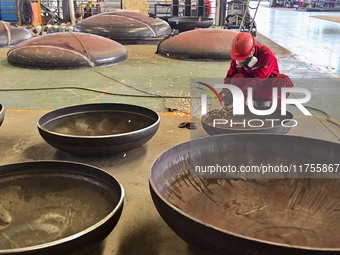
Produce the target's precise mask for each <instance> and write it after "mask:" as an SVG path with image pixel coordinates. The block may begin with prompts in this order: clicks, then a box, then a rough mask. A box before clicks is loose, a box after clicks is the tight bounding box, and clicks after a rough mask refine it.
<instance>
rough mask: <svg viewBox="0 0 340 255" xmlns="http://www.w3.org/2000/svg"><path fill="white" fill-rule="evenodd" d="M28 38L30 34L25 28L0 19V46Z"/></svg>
mask: <svg viewBox="0 0 340 255" xmlns="http://www.w3.org/2000/svg"><path fill="white" fill-rule="evenodd" d="M30 38H32V35H31V33H30V32H29V31H28V30H27V29H26V28H24V27H21V26H18V27H16V26H12V25H11V24H10V22H5V21H2V20H0V47H8V46H12V45H16V44H18V43H20V42H23V41H26V40H28V39H30Z"/></svg>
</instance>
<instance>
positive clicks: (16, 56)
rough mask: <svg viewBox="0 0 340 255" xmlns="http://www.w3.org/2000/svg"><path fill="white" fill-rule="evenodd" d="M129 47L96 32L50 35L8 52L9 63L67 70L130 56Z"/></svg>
mask: <svg viewBox="0 0 340 255" xmlns="http://www.w3.org/2000/svg"><path fill="white" fill-rule="evenodd" d="M127 55H128V54H127V50H126V48H125V47H124V46H123V45H121V44H120V43H118V42H115V41H113V40H110V39H108V38H104V37H101V36H97V35H92V34H85V33H73V32H61V33H54V34H47V35H43V36H39V37H35V38H32V39H30V40H27V41H25V42H22V43H20V44H18V45H16V46H15V47H13V48H12V49H11V50H9V51H8V53H7V61H8V63H10V64H12V65H15V66H21V67H29V68H41V69H68V68H81V67H95V66H109V65H114V64H118V63H120V62H121V61H124V60H125V59H127Z"/></svg>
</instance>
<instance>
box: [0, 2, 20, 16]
mask: <svg viewBox="0 0 340 255" xmlns="http://www.w3.org/2000/svg"><path fill="white" fill-rule="evenodd" d="M0 19H1V20H5V21H18V3H17V1H16V0H0Z"/></svg>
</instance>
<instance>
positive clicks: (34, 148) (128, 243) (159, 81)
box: [0, 7, 340, 255]
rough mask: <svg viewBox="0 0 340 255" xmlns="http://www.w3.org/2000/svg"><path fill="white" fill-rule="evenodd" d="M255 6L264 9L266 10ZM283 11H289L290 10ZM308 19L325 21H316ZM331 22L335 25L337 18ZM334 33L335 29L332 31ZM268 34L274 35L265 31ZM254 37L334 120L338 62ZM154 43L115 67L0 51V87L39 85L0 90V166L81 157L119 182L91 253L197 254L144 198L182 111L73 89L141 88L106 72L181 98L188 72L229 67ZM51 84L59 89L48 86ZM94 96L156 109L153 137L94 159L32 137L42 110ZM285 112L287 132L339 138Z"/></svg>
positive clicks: (186, 135) (326, 127)
mask: <svg viewBox="0 0 340 255" xmlns="http://www.w3.org/2000/svg"><path fill="white" fill-rule="evenodd" d="M262 8H265V7H262ZM263 11H264V12H266V10H263ZM270 11H273V12H275V13H276V15H277V16H280V15H282V13H281V12H285V11H280V10H270ZM291 13H292V14H291V15H294V14H295V13H296V12H291ZM293 13H294V14H293ZM296 15H299V14H296ZM274 19H275V17H274ZM270 20H272V19H270ZM314 20H319V21H320V22H329V21H324V20H321V19H314ZM330 23H331V22H330ZM332 24H333V23H332ZM334 24H336V25H337V26H338V28H340V24H337V23H334ZM301 25H303V24H301ZM275 28H276V26H273V27H272V28H271V29H273V30H274V29H275ZM338 30H339V29H338ZM260 31H261V30H260ZM339 31H340V30H339ZM314 33H316V31H314ZM334 33H338V32H335V31H334ZM264 34H265V33H264ZM270 35H273V36H275V35H276V34H275V33H270ZM268 37H269V38H270V36H268ZM287 37H288V36H287ZM322 38H324V37H321V38H320V40H323V39H322ZM330 38H331V37H330ZM259 39H260V40H262V41H263V42H264V44H265V45H267V46H269V47H270V48H272V50H273V51H274V53H276V55H277V57H278V61H279V66H280V68H281V72H283V73H286V74H287V75H290V76H291V77H292V78H293V79H294V78H295V79H296V82H297V83H298V85H296V86H298V87H305V88H308V89H309V90H310V91H311V93H312V100H311V101H310V102H309V103H308V105H310V106H312V107H314V108H318V109H320V110H322V111H324V112H327V113H328V114H329V115H331V117H332V119H333V120H334V121H335V122H337V123H338V124H340V122H339V121H338V120H336V119H340V112H339V107H340V100H339V96H340V87H339V86H340V84H339V81H340V80H339V77H338V76H337V75H338V71H337V70H338V69H339V67H338V66H337V67H336V68H335V70H336V71H335V72H332V70H328V71H327V72H325V70H324V69H322V68H320V67H316V66H315V65H312V64H311V62H303V61H302V60H301V59H299V56H298V55H297V54H296V53H293V52H292V51H290V50H291V49H290V48H288V49H289V51H288V50H286V49H285V48H283V47H281V46H280V45H278V44H276V43H275V42H274V41H272V40H270V39H268V38H266V37H264V36H261V35H260V36H259ZM272 39H273V40H275V39H276V38H275V37H273V38H272ZM289 40H292V41H294V40H295V39H294V38H290V39H289ZM301 43H302V42H300V44H301ZM305 43H306V44H308V43H309V42H308V41H306V42H305ZM332 43H333V45H334V47H335V45H336V44H337V43H335V41H333V42H332ZM156 48H157V46H156V45H131V46H127V49H128V52H129V59H128V60H127V61H125V62H123V63H121V64H119V65H115V66H111V67H106V68H97V69H91V68H88V69H76V70H34V69H24V68H18V67H13V66H10V65H9V64H8V63H7V61H6V53H7V51H8V49H7V48H5V49H4V48H3V49H0V82H1V86H0V89H34V88H46V90H37V91H3V90H0V103H1V104H3V105H4V106H5V108H6V116H5V120H4V123H3V125H2V126H1V127H0V150H1V157H0V165H3V164H10V163H15V162H24V161H34V160H66V161H74V162H81V163H86V164H90V165H94V166H96V167H99V168H102V169H104V170H106V171H108V172H109V173H111V174H112V175H114V176H115V177H116V178H117V179H118V180H119V181H120V182H121V183H122V185H123V186H124V188H125V192H126V197H125V205H124V209H123V214H122V217H121V219H120V221H119V222H118V225H117V227H116V228H115V230H114V231H113V232H112V233H111V234H110V235H109V237H108V238H107V239H106V241H105V243H104V244H103V245H102V246H101V247H100V248H98V250H96V251H94V252H93V253H92V254H91V255H130V254H136V255H137V254H148V255H153V254H154V255H158V254H164V255H170V254H176V255H177V254H190V255H193V254H198V253H197V251H195V250H194V249H193V248H192V247H190V246H189V245H187V244H186V243H185V242H184V241H183V240H182V239H180V238H179V237H178V236H177V235H176V234H175V233H174V232H173V231H172V230H171V229H170V228H169V227H168V226H167V225H166V223H165V222H164V221H163V220H162V219H161V217H160V216H159V214H158V213H157V211H156V209H155V207H154V205H153V202H152V200H151V196H150V193H149V186H148V173H149V170H150V168H151V166H152V164H153V162H154V161H155V160H156V158H157V156H158V155H160V154H161V153H162V152H164V151H166V150H167V149H169V148H171V147H173V146H175V145H177V144H179V143H182V142H186V141H188V140H189V139H190V131H189V130H187V129H180V128H178V127H177V126H178V124H180V123H181V122H183V121H188V120H189V116H188V115H187V114H184V113H181V112H173V113H170V112H167V111H166V109H165V108H164V101H163V100H161V99H159V98H136V97H131V96H130V97H122V96H113V95H107V94H103V93H97V92H89V91H84V90H80V89H77V88H74V87H80V88H91V89H97V90H102V91H104V92H111V93H126V94H139V95H140V94H141V92H138V91H135V90H134V89H132V88H131V87H127V86H124V85H122V84H121V83H117V82H116V81H114V80H112V79H109V78H107V76H109V77H111V78H114V79H115V80H118V81H120V82H123V83H125V84H128V85H132V86H134V87H137V88H138V89H142V90H146V91H150V92H152V93H157V94H161V95H177V96H180V95H182V96H188V95H189V86H190V78H194V77H195V78H204V79H206V78H219V79H221V81H222V80H223V77H224V76H225V73H226V71H227V68H228V66H229V62H225V63H224V62H197V61H178V60H172V59H166V58H163V57H160V56H158V55H155V54H154V52H155V51H156ZM339 52H340V51H339ZM339 52H338V54H339ZM334 58H336V59H335V60H334V61H338V62H337V63H339V55H335V56H334ZM98 72H99V73H98ZM103 75H105V76H103ZM300 78H304V80H301V79H300ZM62 87H68V88H65V89H63V88H62ZM70 87H73V88H70ZM51 88H60V89H52V90H51ZM97 102H101V103H103V102H111V103H130V104H136V105H142V106H145V107H148V108H151V109H153V110H155V111H157V112H159V113H160V116H161V125H160V129H159V130H158V132H157V134H156V135H155V137H154V138H153V139H151V140H150V141H149V142H148V143H147V144H145V145H144V146H142V147H140V148H137V149H135V150H132V151H129V152H126V154H125V153H122V154H118V155H114V156H105V157H96V158H95V157H79V156H74V155H71V154H67V153H64V152H61V151H58V150H56V149H54V148H53V147H51V146H50V145H48V144H47V143H46V142H45V141H44V140H43V139H42V138H41V137H40V135H39V133H38V130H37V127H36V123H37V121H38V119H39V118H40V117H41V116H42V115H43V114H45V113H46V112H48V111H50V110H53V109H57V108H61V107H66V106H70V105H76V104H84V103H97ZM166 107H175V108H177V109H180V110H181V111H183V112H186V111H189V105H188V100H184V99H173V100H166ZM289 110H291V111H292V112H293V113H295V118H296V120H297V121H298V123H299V124H298V126H297V127H295V128H293V129H292V130H291V131H290V132H289V133H288V134H287V135H298V136H306V137H313V138H319V139H324V140H328V141H333V142H339V138H340V128H339V126H337V125H335V124H333V123H331V122H328V121H327V120H326V118H325V117H324V116H323V115H324V114H323V113H321V112H320V111H316V110H314V111H312V112H313V113H314V114H316V115H322V116H311V117H305V116H302V115H301V112H299V111H297V110H296V109H289ZM197 124H199V123H197ZM198 126H199V125H198ZM199 128H200V126H199ZM200 132H201V134H202V135H203V134H205V133H204V131H203V130H201V131H200Z"/></svg>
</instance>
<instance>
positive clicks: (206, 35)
mask: <svg viewBox="0 0 340 255" xmlns="http://www.w3.org/2000/svg"><path fill="white" fill-rule="evenodd" d="M236 34H237V32H235V31H232V30H226V29H217V28H216V29H215V28H211V29H197V30H191V31H187V32H183V33H180V34H178V35H176V36H173V37H169V38H167V39H166V40H164V41H162V42H161V43H160V44H159V45H158V51H157V53H158V54H160V55H162V56H165V57H169V58H174V59H183V60H186V59H187V60H189V59H201V60H202V59H204V60H231V56H230V50H231V43H232V40H233V38H234V37H235V35H236ZM256 44H261V43H260V42H259V41H257V42H256Z"/></svg>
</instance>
